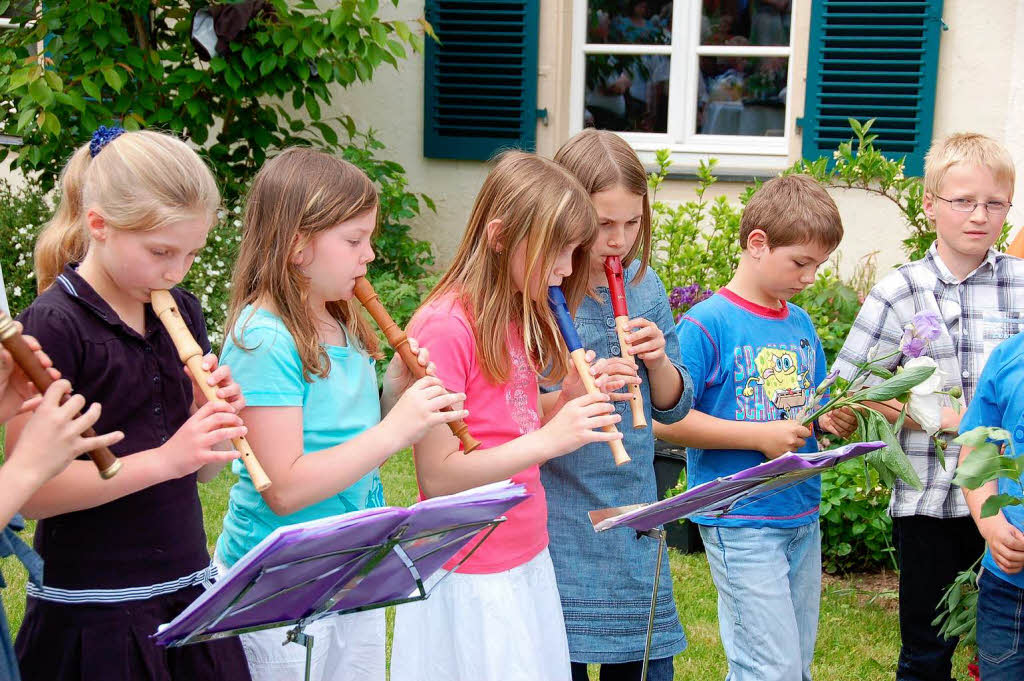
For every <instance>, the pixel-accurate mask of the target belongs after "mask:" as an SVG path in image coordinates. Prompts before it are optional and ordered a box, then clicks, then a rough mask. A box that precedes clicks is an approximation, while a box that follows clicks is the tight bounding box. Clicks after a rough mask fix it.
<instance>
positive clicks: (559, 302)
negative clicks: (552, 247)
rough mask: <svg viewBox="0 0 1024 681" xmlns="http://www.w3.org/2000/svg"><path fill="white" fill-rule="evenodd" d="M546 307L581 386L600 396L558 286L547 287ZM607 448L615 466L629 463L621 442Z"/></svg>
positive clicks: (608, 429) (609, 429) (611, 428)
mask: <svg viewBox="0 0 1024 681" xmlns="http://www.w3.org/2000/svg"><path fill="white" fill-rule="evenodd" d="M548 305H550V306H551V311H552V312H553V313H554V315H555V321H556V322H558V330H559V331H561V332H562V338H563V339H565V344H566V346H567V347H568V348H569V357H571V358H572V363H573V365H574V366H575V367H576V371H577V372H578V373H579V375H580V380H581V381H583V386H584V387H585V388H586V389H587V392H588V393H590V394H591V395H600V394H601V389H600V388H598V387H597V384H595V383H594V377H593V376H591V375H590V365H589V364H587V351H586V350H584V349H583V343H582V341H580V335H579V334H578V333H576V327H575V326H574V325H573V323H572V315H571V314H570V313H569V305H568V304H567V303H566V302H565V294H564V293H563V292H562V288H561V287H560V286H549V287H548ZM601 430H603V431H605V432H606V433H614V432H617V430H618V429H617V428H616V427H615V426H604V427H603V428H601ZM608 446H609V447H610V448H611V450H612V458H614V459H615V465H616V466H621V465H622V464H624V463H627V462H629V461H630V458H629V454H627V453H626V448H625V447H624V446H623V444H622V440H610V441H609V442H608Z"/></svg>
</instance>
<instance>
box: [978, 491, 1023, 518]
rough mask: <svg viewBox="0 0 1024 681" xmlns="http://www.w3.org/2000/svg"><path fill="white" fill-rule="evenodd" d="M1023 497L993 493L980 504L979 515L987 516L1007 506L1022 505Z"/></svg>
mask: <svg viewBox="0 0 1024 681" xmlns="http://www.w3.org/2000/svg"><path fill="white" fill-rule="evenodd" d="M1022 505H1024V499H1021V498H1020V497H1018V496H1015V495H1013V494H993V495H992V496H990V497H989V498H988V499H986V500H985V503H983V504H982V505H981V517H982V518H989V517H991V516H994V515H995V514H996V513H999V511H1000V510H1002V509H1003V508H1006V507H1007V506H1022Z"/></svg>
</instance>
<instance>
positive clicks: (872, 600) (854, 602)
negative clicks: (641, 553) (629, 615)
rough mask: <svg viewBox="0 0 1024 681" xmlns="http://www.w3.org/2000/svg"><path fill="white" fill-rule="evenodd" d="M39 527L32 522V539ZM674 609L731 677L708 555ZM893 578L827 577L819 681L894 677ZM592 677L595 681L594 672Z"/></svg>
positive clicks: (16, 576)
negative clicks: (723, 644)
mask: <svg viewBox="0 0 1024 681" xmlns="http://www.w3.org/2000/svg"><path fill="white" fill-rule="evenodd" d="M381 474H382V478H383V480H384V490H385V496H386V499H387V502H388V503H389V504H391V505H394V506H408V505H409V504H412V503H414V502H415V501H416V499H417V489H416V478H415V471H414V469H413V463H412V455H411V453H410V452H409V451H404V452H401V453H399V454H397V455H395V456H394V457H392V458H391V460H390V461H389V462H388V463H387V464H386V465H385V466H384V468H383V469H382V471H381ZM233 482H234V476H233V475H232V474H231V473H230V472H229V471H227V470H225V471H222V472H221V474H220V475H219V476H218V477H217V478H215V479H214V480H213V481H212V482H210V483H208V484H205V485H200V486H199V494H200V498H201V499H202V503H203V514H204V518H205V523H206V535H207V538H208V540H209V544H210V551H211V554H212V552H213V544H214V542H216V540H217V536H218V535H219V534H220V529H221V523H222V521H223V519H224V514H225V512H226V511H227V502H228V491H229V490H230V488H231V485H232V483H233ZM34 527H35V523H31V522H30V523H29V527H28V528H27V530H26V533H25V534H26V537H31V532H32V531H33V530H34ZM669 561H670V564H671V566H672V581H673V584H674V586H675V597H676V605H677V607H678V609H679V614H680V617H681V618H682V622H683V626H684V627H685V629H686V636H687V638H688V639H689V643H690V645H689V648H688V649H687V650H686V651H685V652H684V653H682V654H680V655H678V656H677V657H676V659H675V670H676V680H677V681H708V680H712V679H723V678H725V672H726V662H725V655H724V653H723V651H722V646H721V643H720V641H719V637H718V605H717V593H716V591H715V586H714V584H713V583H712V581H711V574H710V572H709V570H708V564H707V560H706V559H705V558H704V555H703V554H695V555H682V554H680V553H677V552H676V551H674V550H670V551H669ZM0 569H2V572H3V577H4V579H5V580H6V581H7V584H8V588H6V589H4V590H3V603H4V607H5V608H6V609H7V615H8V619H9V620H10V623H11V631H12V632H13V633H17V631H18V627H19V626H20V625H21V620H22V618H23V616H24V610H25V571H24V569H23V568H22V567H21V564H20V563H18V562H17V560H15V559H13V558H7V559H5V560H3V561H0ZM894 589H895V579H894V578H892V577H891V576H890V577H889V578H888V579H885V578H884V577H883V578H879V577H877V576H858V575H854V576H850V577H843V578H826V580H825V584H824V586H823V589H822V600H821V616H820V619H819V625H818V644H817V650H816V652H815V663H814V677H815V678H817V679H828V681H862V680H863V679H877V678H892V677H893V676H894V675H895V671H896V655H897V653H898V651H899V623H898V619H897V613H896V600H895V594H894ZM387 623H388V629H387V631H388V640H387V651H388V656H389V658H390V654H391V634H392V631H393V626H394V608H388V613H387ZM954 662H955V665H954V676H955V677H956V678H957V679H966V678H967V671H966V666H967V662H968V660H967V653H966V652H965V651H964V650H962V649H961V650H959V651H957V655H956V658H955V661H954ZM591 678H592V679H595V680H596V679H597V674H596V670H595V669H593V668H592V669H591Z"/></svg>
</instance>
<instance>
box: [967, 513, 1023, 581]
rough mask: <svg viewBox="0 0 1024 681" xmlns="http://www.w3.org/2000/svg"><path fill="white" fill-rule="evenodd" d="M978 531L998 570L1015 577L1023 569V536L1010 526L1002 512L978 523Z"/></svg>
mask: <svg viewBox="0 0 1024 681" xmlns="http://www.w3.org/2000/svg"><path fill="white" fill-rule="evenodd" d="M978 530H979V531H980V532H981V536H983V537H984V538H985V541H986V542H988V548H989V550H990V551H991V552H992V559H993V560H994V561H995V562H996V565H997V566H998V567H999V569H1000V570H1002V571H1003V572H1005V573H1006V574H1008V575H1015V574H1017V573H1018V572H1020V571H1021V568H1024V534H1021V531H1020V530H1018V529H1017V528H1016V527H1014V526H1013V525H1011V524H1010V523H1009V521H1008V520H1007V519H1006V517H1005V516H1003V514H1002V512H1000V513H997V514H996V515H994V516H992V517H990V518H982V519H981V520H980V521H978Z"/></svg>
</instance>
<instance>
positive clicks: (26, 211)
mask: <svg viewBox="0 0 1024 681" xmlns="http://www.w3.org/2000/svg"><path fill="white" fill-rule="evenodd" d="M52 214H53V207H52V206H51V205H50V203H49V201H47V198H46V194H45V193H44V192H43V191H42V190H41V189H40V188H39V185H38V184H34V183H28V184H26V185H25V186H23V187H14V186H13V185H11V183H10V182H8V181H7V180H0V239H2V240H3V243H4V247H3V248H2V249H0V267H2V268H3V272H4V284H5V286H6V288H7V302H8V303H9V304H10V306H11V314H13V315H16V314H18V313H19V312H21V311H22V310H24V309H25V308H26V307H28V305H29V303H31V302H32V301H33V300H34V299H35V297H36V280H35V274H34V273H33V271H32V249H33V248H34V247H35V245H36V236H37V235H38V234H39V230H40V229H42V227H43V224H44V223H45V222H46V221H47V220H49V219H50V215H52Z"/></svg>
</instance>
